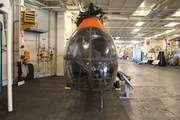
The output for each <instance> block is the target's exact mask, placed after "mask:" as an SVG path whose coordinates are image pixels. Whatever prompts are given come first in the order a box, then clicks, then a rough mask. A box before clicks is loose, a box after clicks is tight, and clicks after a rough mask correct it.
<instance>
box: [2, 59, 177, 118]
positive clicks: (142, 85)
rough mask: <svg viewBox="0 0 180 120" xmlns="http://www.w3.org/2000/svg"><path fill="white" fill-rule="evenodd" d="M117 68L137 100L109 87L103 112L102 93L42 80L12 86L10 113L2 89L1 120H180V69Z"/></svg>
mask: <svg viewBox="0 0 180 120" xmlns="http://www.w3.org/2000/svg"><path fill="white" fill-rule="evenodd" d="M118 69H119V70H120V71H122V72H124V73H125V74H127V75H129V76H130V77H131V80H132V84H133V85H134V87H135V89H133V90H131V92H132V96H133V97H134V100H122V99H119V98H118V97H119V94H118V91H115V90H113V89H112V88H110V89H109V90H107V91H104V109H100V93H88V94H87V93H82V92H79V91H76V90H65V89H64V86H65V84H66V81H65V78H64V77H46V78H39V79H33V80H27V81H26V83H25V84H24V85H22V86H19V87H18V86H13V101H14V102H13V103H14V106H13V107H14V111H13V112H11V113H8V112H7V91H6V87H3V93H2V94H0V120H180V77H179V73H180V66H166V67H158V66H153V65H138V64H135V63H134V62H129V61H119V68H118Z"/></svg>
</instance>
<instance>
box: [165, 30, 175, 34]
mask: <svg viewBox="0 0 180 120" xmlns="http://www.w3.org/2000/svg"><path fill="white" fill-rule="evenodd" d="M173 31H174V29H172V30H167V31H166V33H170V32H173Z"/></svg>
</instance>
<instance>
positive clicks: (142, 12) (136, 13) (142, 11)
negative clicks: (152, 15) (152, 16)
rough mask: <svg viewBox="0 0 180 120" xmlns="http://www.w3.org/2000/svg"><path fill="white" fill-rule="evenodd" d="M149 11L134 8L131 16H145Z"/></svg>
mask: <svg viewBox="0 0 180 120" xmlns="http://www.w3.org/2000/svg"><path fill="white" fill-rule="evenodd" d="M149 12H150V10H136V12H134V14H133V16H146V15H147V14H148V13H149Z"/></svg>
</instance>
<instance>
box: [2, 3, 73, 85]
mask: <svg viewBox="0 0 180 120" xmlns="http://www.w3.org/2000/svg"><path fill="white" fill-rule="evenodd" d="M25 6H26V8H27V9H30V10H34V11H36V14H38V15H37V17H36V22H37V23H38V29H42V30H46V31H47V32H46V33H42V34H39V33H36V32H29V31H26V30H25V31H24V32H22V36H23V37H22V41H21V40H20V41H19V42H20V43H21V42H22V44H24V46H25V47H24V48H22V49H20V48H19V46H18V48H17V49H18V50H20V52H18V53H19V54H18V55H16V56H17V58H20V56H21V55H23V54H24V51H30V59H29V60H28V63H31V64H33V65H34V78H38V77H45V76H52V75H64V70H63V64H64V59H63V56H64V48H65V46H66V43H67V41H68V40H67V39H69V37H70V36H71V34H72V32H73V31H74V29H75V28H76V27H75V24H74V21H73V19H72V17H69V14H70V13H68V14H67V12H57V13H55V12H53V11H49V10H44V9H39V8H38V7H37V6H32V5H29V4H25ZM15 13H16V14H17V12H15ZM56 15H57V16H56ZM71 16H72V15H71ZM67 19H69V20H68V21H66V20H67ZM0 20H1V21H3V17H2V16H1V15H0ZM14 20H17V19H16V18H14ZM16 24H18V23H16ZM16 27H17V25H16ZM17 30H18V29H17V28H16V29H15V31H17ZM15 34H16V36H18V32H16V33H15ZM4 41H5V42H4ZM16 42H17V43H18V40H17V41H16ZM3 43H5V44H6V39H5V35H4V37H3ZM41 51H42V53H43V54H44V56H50V53H51V51H52V53H53V60H50V58H42V59H40V57H38V56H37V54H39V53H40V52H41ZM14 52H17V51H14ZM6 61H7V60H6V50H4V51H3V61H2V62H3V80H4V82H5V84H4V85H6V79H7V72H6V71H7V70H6V65H7V64H6ZM16 61H17V60H16ZM13 65H14V66H16V62H15V63H14V64H13ZM15 69H16V70H17V67H15ZM15 73H16V75H15V77H17V72H15ZM13 79H15V78H13Z"/></svg>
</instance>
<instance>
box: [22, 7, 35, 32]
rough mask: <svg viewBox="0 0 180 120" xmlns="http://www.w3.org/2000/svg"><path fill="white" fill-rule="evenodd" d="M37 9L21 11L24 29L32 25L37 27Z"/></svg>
mask: <svg viewBox="0 0 180 120" xmlns="http://www.w3.org/2000/svg"><path fill="white" fill-rule="evenodd" d="M36 16H37V15H36V13H35V11H32V10H23V11H21V21H22V27H21V29H22V30H25V29H27V28H30V27H32V26H35V27H37V22H36V21H35V18H36Z"/></svg>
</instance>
